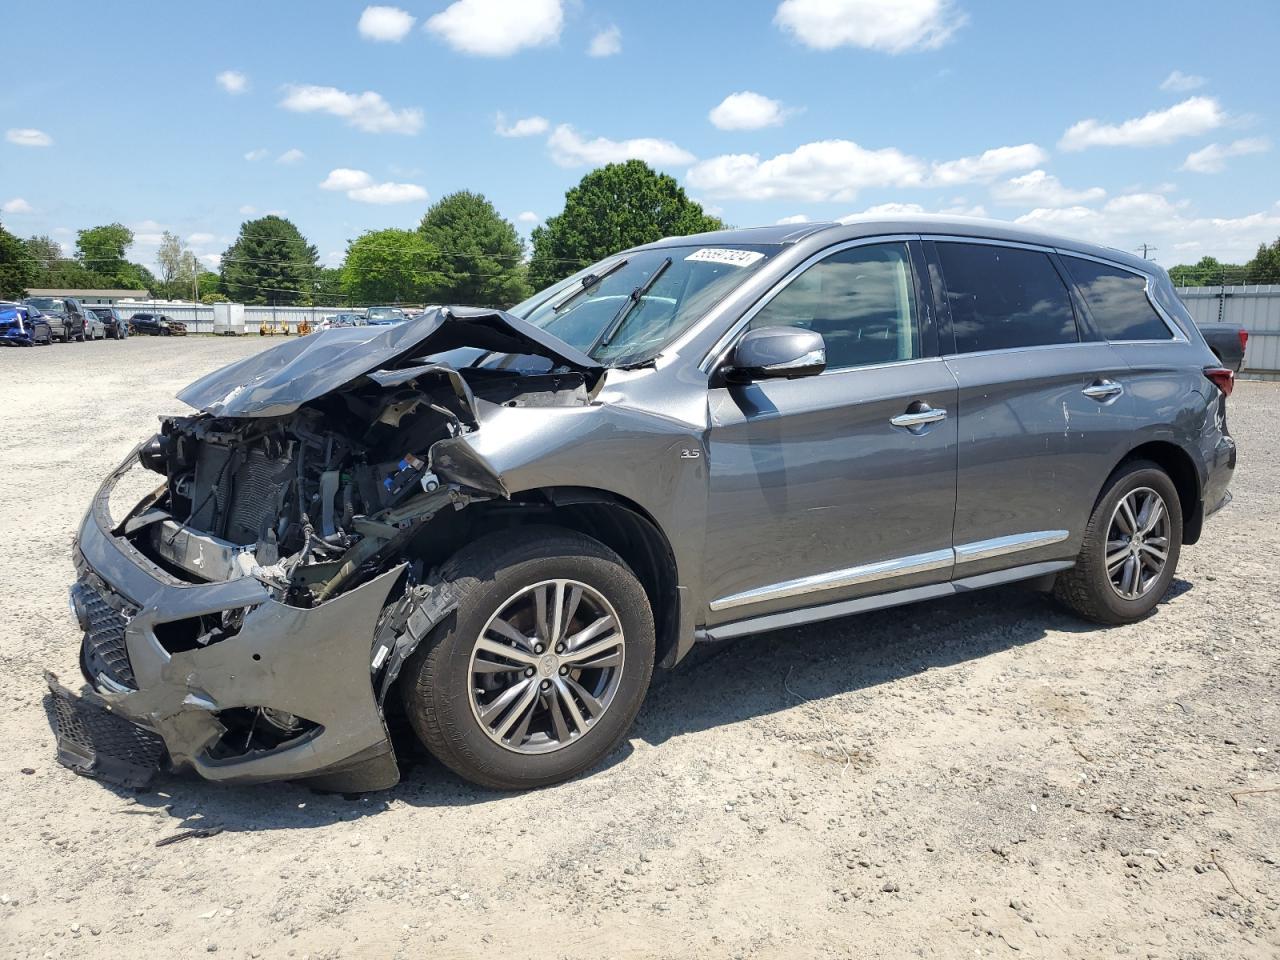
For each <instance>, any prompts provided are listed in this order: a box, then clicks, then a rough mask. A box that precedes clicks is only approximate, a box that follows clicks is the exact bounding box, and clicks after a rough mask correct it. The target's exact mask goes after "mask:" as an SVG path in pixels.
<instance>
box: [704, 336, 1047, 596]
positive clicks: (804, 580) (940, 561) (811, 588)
mask: <svg viewBox="0 0 1280 960" xmlns="http://www.w3.org/2000/svg"><path fill="white" fill-rule="evenodd" d="M927 359H936V358H927ZM1070 536H1071V532H1070V531H1068V530H1033V531H1031V532H1029V533H1015V534H1010V535H1008V536H1003V537H992V538H991V539H989V540H974V541H973V542H971V543H962V544H960V545H959V546H957V547H948V548H946V549H945V550H933V551H930V552H929V553H916V554H912V555H910V556H907V557H898V558H896V559H893V560H878V561H875V562H874V563H864V564H860V565H858V566H856V567H847V568H845V569H843V570H832V571H830V572H828V573H815V574H811V575H809V576H807V577H797V578H795V579H794V580H783V581H781V582H779V583H769V584H765V585H764V586H762V587H753V588H752V589H750V590H743V591H740V592H738V593H731V594H728V595H726V596H723V597H718V598H716V599H715V600H712V601H711V603H710V604H709V606H710V607H711V609H712V610H716V611H719V610H730V609H732V608H734V607H741V606H746V605H748V604H753V603H765V602H767V601H769V600H783V599H787V598H789V597H802V596H806V595H808V594H811V593H821V592H823V591H826V590H836V589H839V588H841V587H851V586H856V585H858V584H861V583H874V582H876V581H878V580H889V579H892V578H894V577H905V576H908V575H910V574H916V573H927V572H929V571H930V570H941V569H943V568H944V567H950V566H954V565H955V564H959V563H971V562H973V561H975V560H989V559H992V558H994V557H1003V556H1007V555H1008V554H1011V553H1021V552H1022V551H1024V550H1035V549H1037V548H1039V547H1049V546H1052V545H1053V544H1055V543H1062V542H1063V541H1064V540H1066V539H1068V538H1069V537H1070Z"/></svg>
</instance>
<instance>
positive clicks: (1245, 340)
mask: <svg viewBox="0 0 1280 960" xmlns="http://www.w3.org/2000/svg"><path fill="white" fill-rule="evenodd" d="M1247 346H1249V331H1248V330H1246V329H1245V328H1244V327H1241V328H1240V352H1241V353H1243V352H1244V350H1245V348H1246V347H1247Z"/></svg>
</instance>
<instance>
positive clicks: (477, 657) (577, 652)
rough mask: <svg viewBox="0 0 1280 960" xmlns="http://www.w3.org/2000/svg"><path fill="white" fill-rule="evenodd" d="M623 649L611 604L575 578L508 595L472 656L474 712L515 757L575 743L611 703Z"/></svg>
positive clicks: (622, 661)
mask: <svg viewBox="0 0 1280 960" xmlns="http://www.w3.org/2000/svg"><path fill="white" fill-rule="evenodd" d="M625 658H626V650H625V644H624V638H623V633H622V624H621V622H620V621H619V619H618V615H617V612H616V611H615V610H614V609H613V606H612V604H610V603H609V601H608V600H606V599H605V597H604V596H603V595H602V594H601V593H600V592H599V591H598V590H596V589H595V588H593V587H591V586H589V585H588V584H585V583H582V582H580V581H577V580H568V579H556V580H545V581H542V582H540V583H535V584H533V585H532V586H528V587H524V588H522V589H521V590H519V591H517V592H516V593H515V594H513V595H512V596H510V597H508V598H507V600H506V601H504V602H503V603H502V604H501V605H500V606H499V607H498V609H497V611H496V612H495V613H494V614H493V616H491V617H490V618H489V620H488V621H487V622H486V624H485V627H484V629H483V630H482V631H481V632H480V636H479V637H477V638H476V641H475V644H474V646H473V647H472V651H471V662H470V667H469V674H468V675H469V677H470V687H471V711H472V714H473V716H474V717H475V719H476V722H477V723H478V724H479V725H480V728H481V729H482V730H483V731H484V732H485V734H486V735H487V736H488V737H489V739H490V740H492V741H494V742H495V743H497V744H499V745H500V746H502V747H505V748H506V749H508V750H513V751H515V752H517V753H526V754H539V753H551V752H552V751H555V750H559V749H562V748H564V747H567V746H569V745H570V744H571V743H575V742H576V741H577V740H579V739H580V738H581V737H582V736H583V735H584V734H586V733H587V732H588V731H589V730H590V729H591V728H592V727H593V726H594V725H595V724H596V723H597V722H598V721H599V720H600V718H601V717H602V716H604V714H605V712H606V711H607V710H608V709H609V706H610V705H611V704H612V702H613V699H614V696H615V694H616V693H617V692H618V686H619V683H620V682H621V679H622V670H623V665H624V661H625Z"/></svg>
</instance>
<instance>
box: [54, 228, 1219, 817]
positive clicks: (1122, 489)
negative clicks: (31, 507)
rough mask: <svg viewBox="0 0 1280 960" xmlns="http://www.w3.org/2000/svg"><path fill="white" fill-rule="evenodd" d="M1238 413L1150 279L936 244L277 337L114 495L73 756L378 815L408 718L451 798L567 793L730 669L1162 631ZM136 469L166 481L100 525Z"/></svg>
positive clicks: (65, 733) (749, 240) (79, 589)
mask: <svg viewBox="0 0 1280 960" xmlns="http://www.w3.org/2000/svg"><path fill="white" fill-rule="evenodd" d="M1233 382H1234V380H1233V374H1232V372H1231V371H1230V370H1227V369H1224V368H1223V367H1222V365H1221V364H1220V363H1219V362H1218V361H1217V359H1216V358H1215V357H1214V355H1213V353H1212V352H1211V351H1210V350H1209V348H1208V346H1207V345H1206V344H1205V341H1204V338H1203V337H1202V336H1201V335H1200V333H1199V331H1198V330H1197V329H1196V326H1195V324H1194V322H1193V321H1192V319H1191V316H1190V314H1189V313H1188V312H1187V310H1186V307H1185V306H1184V305H1183V304H1182V302H1181V301H1180V300H1179V299H1178V297H1177V294H1176V293H1175V291H1174V288H1173V286H1172V284H1171V283H1170V282H1169V277H1168V274H1167V273H1165V271H1164V269H1163V268H1161V267H1159V266H1157V265H1155V264H1152V263H1151V262H1150V261H1146V260H1142V259H1139V258H1138V257H1135V256H1133V255H1132V254H1127V253H1123V252H1121V251H1118V250H1113V249H1109V248H1105V247H1100V246H1097V245H1095V244H1091V243H1086V242H1080V241H1073V240H1066V239H1063V238H1060V237H1057V236H1053V235H1049V234H1045V233H1041V232H1038V231H1033V230H1027V229H1023V228H1021V227H1018V226H1016V225H1014V224H1008V223H997V222H994V221H979V220H973V219H969V218H933V217H924V216H919V217H910V216H905V217H892V216H884V215H880V216H875V217H867V218H863V219H854V220H851V221H849V222H846V223H810V224H804V225H803V226H796V225H789V226H775V227H762V228H758V229H753V230H724V231H719V232H715V233H706V234H701V235H697V236H686V237H673V238H668V239H665V240H661V241H658V242H656V243H651V244H647V245H645V246H641V247H636V248H633V249H630V250H626V251H621V252H619V253H617V254H615V255H613V256H611V257H608V258H606V259H605V260H603V261H602V262H600V263H598V264H595V265H593V266H590V267H587V268H586V269H584V270H582V271H580V272H578V273H576V274H574V275H573V276H570V277H568V278H566V279H565V280H563V281H561V282H560V283H557V284H555V285H553V286H551V287H549V288H548V289H546V290H543V291H541V292H539V293H538V294H536V295H534V296H533V297H531V298H529V299H528V300H526V301H524V302H523V303H521V304H518V305H516V306H515V307H513V308H511V310H510V311H503V310H496V309H487V308H469V307H435V308H432V309H430V310H428V311H427V312H426V313H425V314H424V315H423V316H422V317H420V318H419V319H417V320H412V321H409V322H408V323H405V324H402V325H401V326H399V327H396V328H394V329H387V330H374V331H369V330H357V329H348V330H335V331H333V332H331V333H328V334H326V335H325V336H323V337H319V338H315V339H314V340H312V341H311V342H308V341H306V340H300V341H294V342H292V343H283V344H281V345H279V346H276V347H273V348H270V349H266V350H262V351H258V352H255V353H254V354H253V355H251V356H248V357H246V358H244V359H242V360H240V361H238V362H236V363H233V364H231V365H229V366H227V367H225V368H223V369H222V370H219V371H216V372H214V373H210V374H208V375H206V376H204V377H203V378H201V379H200V380H197V381H196V382H195V383H194V384H192V385H191V386H189V387H187V388H186V389H185V390H184V391H182V392H181V393H180V394H179V395H178V396H179V399H180V400H182V401H183V402H184V403H186V404H187V405H188V406H190V407H192V408H193V409H194V410H196V411H198V412H197V413H193V414H190V415H186V416H168V417H164V418H163V419H162V423H161V429H160V432H159V433H158V434H156V435H155V436H154V437H152V438H151V439H150V440H148V441H145V442H144V443H142V444H141V445H139V447H137V448H136V449H135V450H134V452H133V453H132V454H131V455H130V457H129V459H127V460H126V461H125V462H124V463H123V464H122V465H121V466H120V467H119V468H117V469H116V470H115V471H113V472H112V473H111V475H110V476H109V477H108V478H107V480H106V481H105V482H104V484H103V486H102V488H101V489H100V490H99V492H98V494H97V495H96V496H95V497H94V499H93V501H92V506H91V507H90V509H89V511H88V513H87V514H86V516H85V519H84V521H83V523H82V525H81V527H80V531H79V534H78V536H77V539H76V545H75V548H74V550H73V557H72V559H73V561H74V563H75V566H76V569H77V577H78V579H77V582H76V584H75V586H74V587H73V588H72V595H71V597H72V609H73V611H74V612H75V616H76V617H77V619H78V621H79V623H80V626H81V629H82V631H83V635H84V636H83V641H82V647H81V655H80V658H79V659H80V664H81V669H82V672H83V675H84V679H85V681H86V683H87V684H88V687H87V688H86V692H85V694H84V695H83V698H81V697H77V696H76V695H75V694H73V693H71V692H70V691H68V690H67V689H65V688H63V687H61V686H60V685H58V683H57V682H56V679H54V680H51V682H50V688H51V691H52V693H53V695H54V696H55V697H56V698H57V700H58V709H57V711H56V716H57V718H58V720H57V722H58V725H59V730H58V738H59V743H60V750H59V755H60V758H61V759H62V761H63V762H64V763H67V764H68V765H69V766H72V767H75V768H77V769H79V770H81V771H84V772H89V773H94V774H95V775H103V776H106V775H109V772H110V770H111V769H112V767H113V765H114V767H115V769H117V770H118V769H120V761H119V760H118V759H117V758H115V757H112V756H106V757H105V759H104V760H103V762H101V763H99V762H98V760H97V758H96V757H95V756H94V755H93V751H94V750H98V749H101V750H103V751H107V750H110V749H111V747H110V744H112V743H127V744H128V747H127V748H125V749H127V752H128V759H129V763H130V764H131V765H132V766H130V767H129V772H130V774H131V775H135V776H141V774H138V772H137V771H138V769H139V767H141V768H142V773H143V774H145V773H147V772H148V770H150V769H154V767H155V766H156V765H158V764H159V763H160V762H161V760H162V758H165V757H167V758H169V759H170V760H171V761H173V762H174V763H177V764H180V765H189V766H191V767H194V768H195V770H196V771H197V772H199V773H200V774H202V775H204V776H206V777H208V778H210V779H213V780H218V781H222V782H229V781H236V780H239V781H242V782H260V781H263V780H267V779H273V778H278V779H288V780H300V779H301V780H306V779H310V780H311V783H312V785H314V786H317V787H320V788H323V789H326V790H334V791H342V790H373V789H382V788H385V787H388V786H390V785H392V784H394V783H395V782H396V780H397V779H398V776H399V770H398V765H397V761H396V756H395V747H394V746H393V744H392V742H391V739H390V737H389V734H388V730H387V723H386V717H385V715H384V712H383V711H384V705H385V709H387V710H390V709H391V705H392V704H395V703H397V702H398V703H399V704H400V705H401V706H402V707H403V712H404V715H405V716H406V717H407V719H408V721H409V723H410V725H411V726H412V728H413V730H414V731H415V732H416V733H417V734H418V736H419V737H420V738H421V740H422V741H423V742H424V743H425V744H426V746H427V747H428V749H430V751H431V752H432V753H433V754H434V755H435V756H436V757H437V758H438V759H439V760H440V761H441V762H442V763H444V764H445V765H447V766H448V767H450V768H452V769H453V770H454V771H456V772H457V773H459V774H461V775H462V776H464V777H467V778H468V779H471V780H473V781H475V782H476V783H479V784H483V785H485V786H487V787H491V788H502V789H514V788H529V787H539V786H545V785H547V784H551V783H556V782H558V781H562V780H565V779H567V778H569V777H572V776H575V775H576V774H578V773H580V772H582V771H583V770H585V769H587V768H588V767H590V766H592V765H593V764H595V763H597V762H599V761H600V759H601V758H603V757H604V756H606V755H607V754H608V753H610V752H611V751H612V750H614V749H615V748H616V747H617V746H618V744H619V743H620V742H622V741H623V739H624V738H625V737H626V736H627V732H628V729H629V728H630V727H631V724H632V721H633V720H634V719H635V716H636V713H637V711H638V710H639V708H640V704H641V701H642V700H643V699H644V697H645V693H646V691H647V690H648V688H649V681H650V677H651V673H652V671H653V669H654V667H655V665H662V666H665V667H671V666H674V665H675V664H677V663H678V662H679V661H680V660H681V658H683V657H684V656H685V655H687V654H688V653H689V651H690V650H691V649H692V647H693V645H694V644H695V643H696V642H698V641H700V640H708V641H722V640H729V639H732V638H734V637H741V636H744V635H748V634H754V633H758V632H761V631H766V630H778V629H782V628H785V627H793V626H797V625H801V624H808V623H813V622H816V621H820V620H825V619H830V618H833V617H843V616H847V615H849V614H854V613H859V612H862V611H867V610H876V609H881V608H885V607H891V606H895V605H900V604H905V603H911V602H914V601H917V600H923V599H929V598H936V597H944V596H950V595H954V594H958V593H963V592H967V591H971V590H975V589H978V588H983V587H990V586H995V585H998V584H1007V583H1012V582H1015V581H1026V582H1029V583H1030V584H1032V585H1033V586H1034V587H1035V588H1037V589H1040V590H1048V591H1052V592H1053V594H1054V595H1055V596H1056V597H1057V599H1058V600H1059V601H1060V602H1061V603H1062V604H1063V605H1064V606H1066V607H1067V608H1068V609H1070V610H1072V611H1074V612H1075V613H1077V614H1078V615H1080V616H1081V617H1083V618H1085V619H1087V620H1090V621H1093V622H1095V623H1099V624H1127V623H1133V622H1134V621H1137V620H1139V619H1141V618H1143V617H1145V616H1146V615H1148V614H1149V613H1151V612H1152V610H1153V609H1154V608H1155V607H1156V605H1157V604H1158V603H1159V602H1160V601H1161V599H1162V598H1163V597H1164V596H1165V595H1166V592H1167V591H1168V588H1169V586H1170V584H1171V583H1172V582H1173V578H1174V576H1175V572H1176V571H1177V568H1178V559H1179V552H1180V549H1181V547H1182V546H1183V545H1184V544H1190V543H1194V542H1196V540H1198V539H1199V538H1200V536H1201V533H1202V530H1203V529H1205V527H1206V518H1207V517H1209V515H1210V514H1212V513H1213V512H1214V511H1215V510H1217V509H1218V508H1220V507H1222V506H1223V505H1224V504H1225V503H1226V502H1227V501H1228V499H1229V494H1228V485H1229V483H1230V481H1231V476H1232V472H1233V470H1234V469H1235V465H1236V446H1235V443H1234V441H1233V440H1232V439H1231V436H1230V434H1229V433H1228V430H1227V398H1228V396H1229V394H1230V393H1231V389H1232V385H1233ZM135 468H139V469H141V468H145V469H149V470H151V471H154V472H155V473H156V474H158V475H159V476H161V477H162V478H163V479H164V484H163V486H160V487H158V488H157V489H155V490H154V492H153V493H152V494H150V495H149V496H148V497H146V498H145V499H143V500H142V501H141V502H139V503H138V504H137V505H136V506H135V507H134V508H133V510H132V511H131V512H129V513H128V514H124V515H122V514H121V512H119V511H116V510H115V509H114V508H113V509H108V507H109V505H111V503H112V492H113V490H114V489H115V488H116V485H117V482H118V481H119V480H120V479H121V478H122V477H123V476H124V475H125V474H126V473H127V472H128V471H130V470H133V469H135ZM1192 576H1195V574H1192ZM845 632H846V633H848V634H850V635H851V636H854V635H856V633H857V626H856V625H853V626H851V627H850V628H849V629H848V630H846V631H845ZM1081 655H1083V654H1081ZM63 658H64V659H65V655H63ZM668 689H670V688H668ZM689 689H691V690H692V689H693V687H692V686H691V687H690V688H689ZM695 707H696V704H693V703H690V704H688V705H687V708H688V709H694V708H695ZM122 722H131V723H134V724H138V725H140V726H138V727H135V728H125V729H124V730H120V729H119V728H118V727H117V728H115V729H114V732H112V733H111V736H110V737H108V736H106V733H107V731H106V728H105V725H107V724H119V723H122ZM95 724H98V725H104V726H103V735H102V736H101V737H100V736H99V735H98V734H96V733H95V734H93V736H92V737H88V736H87V735H86V733H85V730H86V729H87V728H92V727H93V725H95ZM988 732H992V731H988ZM130 734H132V735H130ZM77 738H79V739H77ZM86 742H88V744H89V746H88V747H86V746H85V743H86Z"/></svg>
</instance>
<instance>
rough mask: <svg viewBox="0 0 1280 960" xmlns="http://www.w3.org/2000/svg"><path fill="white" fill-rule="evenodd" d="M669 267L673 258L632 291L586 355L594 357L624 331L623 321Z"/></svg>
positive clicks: (664, 261) (661, 264) (668, 259)
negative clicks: (616, 335) (618, 333)
mask: <svg viewBox="0 0 1280 960" xmlns="http://www.w3.org/2000/svg"><path fill="white" fill-rule="evenodd" d="M669 266H671V258H670V257H667V258H666V259H665V260H663V261H662V262H661V263H660V264H658V268H657V269H656V270H654V271H653V273H651V274H649V277H648V279H646V280H645V282H644V283H642V284H640V286H638V287H636V288H635V289H634V290H632V291H631V293H630V295H629V296H628V297H627V302H626V303H624V304H623V305H622V308H621V309H620V310H619V311H618V312H617V313H615V314H614V315H613V319H612V320H610V321H609V325H608V326H607V327H605V328H604V330H602V331H601V332H600V336H598V337H596V339H595V340H594V341H593V342H592V344H591V346H590V347H589V348H588V349H587V351H586V353H587V355H588V356H591V357H594V356H595V353H596V351H597V350H599V349H600V348H601V347H607V346H608V345H609V341H610V340H612V339H613V338H614V335H615V334H617V332H618V331H619V330H620V329H622V323H623V321H624V320H626V319H627V317H628V316H629V315H630V314H631V311H632V310H634V309H635V308H636V304H638V303H639V302H640V301H641V300H643V299H644V295H645V294H646V293H648V292H649V291H650V290H652V289H653V285H654V284H655V283H657V282H658V278H659V277H660V276H662V274H663V273H664V272H666V269H667V267H669Z"/></svg>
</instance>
